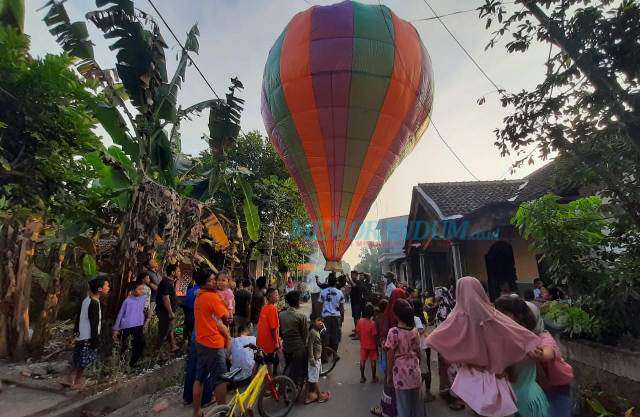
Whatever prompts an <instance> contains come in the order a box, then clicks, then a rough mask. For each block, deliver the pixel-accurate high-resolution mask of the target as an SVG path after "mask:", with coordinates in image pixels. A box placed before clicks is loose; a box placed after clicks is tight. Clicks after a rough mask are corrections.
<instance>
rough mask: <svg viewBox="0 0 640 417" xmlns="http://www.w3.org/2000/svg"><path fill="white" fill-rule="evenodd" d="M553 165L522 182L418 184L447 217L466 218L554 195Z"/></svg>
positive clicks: (520, 180)
mask: <svg viewBox="0 0 640 417" xmlns="http://www.w3.org/2000/svg"><path fill="white" fill-rule="evenodd" d="M553 171H554V167H553V163H549V164H547V165H545V166H543V167H542V168H540V169H538V170H537V171H534V172H532V173H531V174H530V175H528V176H527V177H525V178H522V179H519V180H502V181H462V182H431V183H423V184H418V187H419V189H420V191H421V192H422V193H423V194H424V195H426V196H427V197H428V198H430V199H431V200H433V202H434V203H435V204H436V206H437V207H438V208H439V209H440V211H441V212H442V215H443V216H444V217H450V216H464V215H466V214H469V213H472V212H474V211H476V210H478V209H480V208H482V207H484V206H486V205H488V204H492V203H514V204H517V203H518V202H522V201H529V200H533V199H536V198H538V197H541V196H542V195H544V194H546V193H548V192H551V191H553V188H554V185H553V184H554V180H553Z"/></svg>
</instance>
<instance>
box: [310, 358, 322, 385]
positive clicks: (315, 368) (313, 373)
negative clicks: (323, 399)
mask: <svg viewBox="0 0 640 417" xmlns="http://www.w3.org/2000/svg"><path fill="white" fill-rule="evenodd" d="M321 366H322V361H321V360H320V359H317V360H315V361H309V371H308V372H307V380H308V381H309V382H310V383H312V384H317V383H318V381H320V367H321Z"/></svg>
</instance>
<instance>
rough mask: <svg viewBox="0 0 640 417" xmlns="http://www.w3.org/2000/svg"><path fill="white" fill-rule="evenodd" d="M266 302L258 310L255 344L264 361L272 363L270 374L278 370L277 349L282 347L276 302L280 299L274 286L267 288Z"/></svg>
mask: <svg viewBox="0 0 640 417" xmlns="http://www.w3.org/2000/svg"><path fill="white" fill-rule="evenodd" d="M266 298H267V304H265V305H264V307H262V310H261V311H260V318H259V319H258V332H257V334H258V336H257V338H256V342H257V345H258V347H259V348H260V349H262V351H263V352H264V353H265V358H264V361H265V363H268V364H270V365H272V369H271V374H272V375H275V374H276V373H277V372H278V363H279V362H280V359H279V357H278V351H279V350H280V349H281V348H282V340H281V339H280V319H279V317H278V308H277V307H276V303H277V302H278V301H279V300H280V293H278V290H277V289H276V288H269V289H268V290H267V296H266Z"/></svg>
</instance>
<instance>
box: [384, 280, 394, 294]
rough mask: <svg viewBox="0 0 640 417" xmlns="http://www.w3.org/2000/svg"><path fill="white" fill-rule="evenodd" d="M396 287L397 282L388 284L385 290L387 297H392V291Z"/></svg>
mask: <svg viewBox="0 0 640 417" xmlns="http://www.w3.org/2000/svg"><path fill="white" fill-rule="evenodd" d="M395 289H396V284H394V283H393V282H391V283H389V284H387V288H385V290H384V296H385V297H387V298H389V297H391V293H392V292H393V290H395Z"/></svg>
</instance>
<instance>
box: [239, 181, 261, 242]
mask: <svg viewBox="0 0 640 417" xmlns="http://www.w3.org/2000/svg"><path fill="white" fill-rule="evenodd" d="M238 184H239V185H240V188H241V189H242V194H243V195H244V202H243V204H242V211H243V212H244V219H245V222H246V223H247V233H248V234H249V239H251V240H252V241H254V242H257V241H258V239H259V238H260V215H259V214H258V207H257V206H256V205H255V204H254V202H253V190H252V189H251V186H250V185H249V183H248V182H246V181H245V180H244V179H243V178H241V177H240V178H238Z"/></svg>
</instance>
